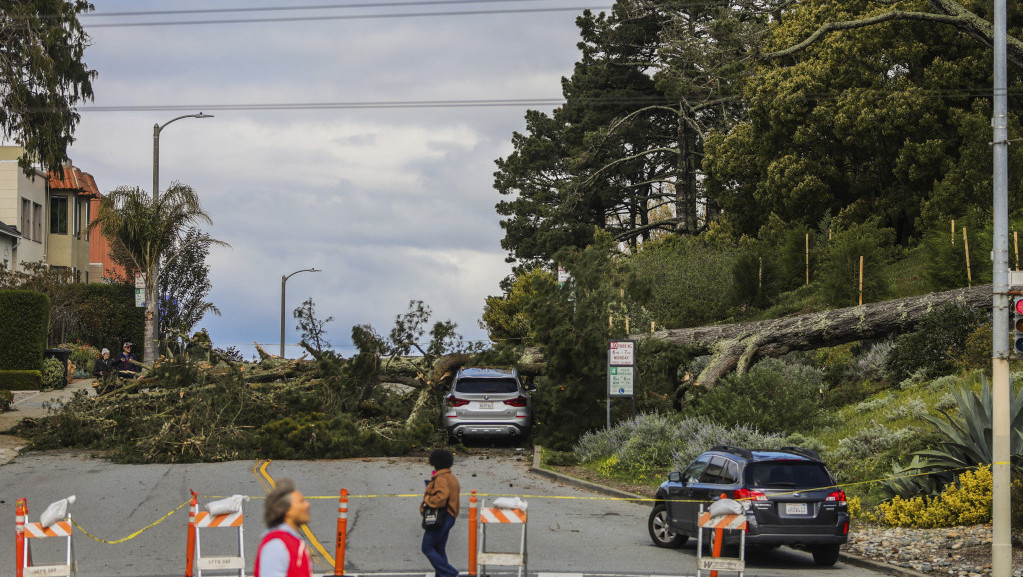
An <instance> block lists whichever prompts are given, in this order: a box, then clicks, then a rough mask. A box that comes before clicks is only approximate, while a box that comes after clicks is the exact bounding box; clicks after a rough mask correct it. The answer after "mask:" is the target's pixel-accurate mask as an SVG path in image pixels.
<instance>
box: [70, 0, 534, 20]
mask: <svg viewBox="0 0 1023 577" xmlns="http://www.w3.org/2000/svg"><path fill="white" fill-rule="evenodd" d="M540 1H542V0H419V1H404V2H369V3H364V4H310V5H304V6H253V7H245V8H198V9H189V10H151V11H137V12H85V13H82V14H80V15H79V17H80V18H106V17H110V18H114V17H134V16H183V15H186V14H238V13H243V12H300V11H306V10H350V9H358V8H399V7H407V6H446V5H452V4H507V3H511V2H540Z"/></svg>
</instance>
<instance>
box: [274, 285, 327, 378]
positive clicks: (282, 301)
mask: <svg viewBox="0 0 1023 577" xmlns="http://www.w3.org/2000/svg"><path fill="white" fill-rule="evenodd" d="M300 272H320V269H318V268H304V269H302V270H296V271H295V272H293V273H291V274H282V275H281V358H282V359H283V358H284V285H285V284H286V283H287V282H288V279H289V278H291V277H293V276H295V275H297V274H298V273H300Z"/></svg>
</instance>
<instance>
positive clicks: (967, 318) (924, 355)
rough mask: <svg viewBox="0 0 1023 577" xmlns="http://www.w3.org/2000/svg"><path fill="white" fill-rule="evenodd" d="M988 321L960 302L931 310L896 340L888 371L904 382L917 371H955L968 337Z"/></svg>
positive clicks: (927, 375)
mask: <svg viewBox="0 0 1023 577" xmlns="http://www.w3.org/2000/svg"><path fill="white" fill-rule="evenodd" d="M985 320H986V315H985V314H984V313H983V312H981V311H978V310H977V309H974V308H972V307H969V306H966V305H961V304H948V305H945V306H943V307H941V308H939V309H937V310H935V311H932V312H930V313H928V314H927V315H926V316H924V317H923V318H922V319H921V320H920V323H919V324H918V325H917V327H916V329H915V330H914V331H913V332H911V333H907V334H904V335H901V336H899V337H898V338H897V339H895V346H894V347H892V351H891V353H890V354H889V356H888V361H887V363H886V365H885V368H886V370H887V372H888V374H889V375H890V376H891V377H892V379H893V380H894V381H902V380H903V379H906V378H907V377H909V376H911V375H913V374H914V373H917V372H918V371H920V372H921V375H922V376H923V377H924V378H934V377H938V376H941V375H947V374H949V373H951V372H953V371H955V370H956V360H957V359H960V358H961V357H962V355H963V351H964V350H965V348H966V339H967V337H968V336H969V335H970V333H972V332H973V331H974V330H975V329H976V328H977V327H979V326H980V325H981V323H983V322H984V321H985Z"/></svg>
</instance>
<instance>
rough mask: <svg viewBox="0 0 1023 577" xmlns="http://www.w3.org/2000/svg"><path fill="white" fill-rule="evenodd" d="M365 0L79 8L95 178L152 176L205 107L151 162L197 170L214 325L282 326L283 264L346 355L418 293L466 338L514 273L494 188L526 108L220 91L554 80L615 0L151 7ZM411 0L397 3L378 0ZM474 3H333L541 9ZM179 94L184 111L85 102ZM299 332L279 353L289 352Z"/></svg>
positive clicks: (240, 342)
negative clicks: (587, 16) (206, 220)
mask: <svg viewBox="0 0 1023 577" xmlns="http://www.w3.org/2000/svg"><path fill="white" fill-rule="evenodd" d="M355 2H356V0H335V1H334V2H331V1H330V0H318V1H317V0H306V1H301V2H288V1H286V0H265V1H264V2H254V1H252V0H249V1H235V0H231V1H218V2H216V3H210V2H207V1H205V0H201V1H200V0H196V1H188V0H173V1H172V0H159V1H158V0H153V1H148V0H94V4H95V6H96V11H95V12H94V13H92V14H91V15H89V16H87V17H83V19H82V20H83V22H84V23H85V25H86V29H87V31H88V32H89V34H90V35H91V37H92V46H91V47H90V48H89V49H88V51H87V52H86V62H87V63H88V65H89V66H90V67H91V68H93V69H95V70H97V71H98V72H99V78H98V79H97V81H96V82H95V84H94V89H95V93H96V99H95V102H94V103H90V104H89V105H87V106H83V107H82V122H81V125H80V126H79V127H78V130H77V133H76V136H77V142H76V143H75V144H74V146H73V147H72V149H71V152H70V154H71V158H72V160H73V162H74V164H75V165H76V166H78V167H79V168H80V169H82V170H84V171H86V172H89V173H91V174H92V175H93V176H94V177H95V178H96V182H97V184H98V185H99V188H100V190H101V191H104V192H106V191H109V190H113V189H114V188H116V187H117V186H121V185H132V186H140V187H142V188H144V189H145V190H151V188H152V160H153V159H152V133H153V124H154V123H161V124H162V123H164V122H166V121H167V120H170V119H171V118H174V117H175V116H179V115H182V114H189V113H193V112H199V111H204V112H206V113H211V114H214V115H215V118H212V119H204V120H196V119H185V120H181V121H178V122H175V123H174V124H172V125H170V126H168V127H166V128H165V129H164V130H163V131H162V133H161V138H160V181H161V189H165V188H166V187H167V186H168V185H169V183H170V182H171V181H172V180H180V181H181V182H184V183H186V184H189V185H191V186H193V187H194V188H195V189H196V190H197V191H198V192H199V194H200V196H201V197H202V199H203V202H204V203H205V208H206V209H207V211H208V212H209V214H210V216H211V217H212V219H213V226H212V227H211V228H210V229H209V232H210V233H211V234H213V236H215V237H216V238H219V239H222V240H224V241H226V242H228V243H230V244H231V246H232V248H230V249H214V250H215V252H214V253H213V255H212V257H211V259H210V263H211V265H212V276H213V292H212V295H211V300H212V302H213V303H214V304H215V305H216V306H217V307H219V308H220V310H221V312H222V313H223V314H222V316H220V317H208V318H207V319H205V320H204V321H203V323H202V325H201V326H205V327H206V328H207V329H208V330H209V331H210V333H211V335H212V337H213V340H214V343H215V344H216V345H218V346H222V347H226V346H230V345H234V346H238V347H239V349H241V350H242V351H243V352H245V354H246V356H247V357H248V356H250V355H251V354H252V352H253V350H254V349H253V348H252V346H251V343H253V342H254V341H255V342H259V343H269V344H272V346H273V347H274V348H273V349H271V350H274V349H275V348H276V346H277V345H276V343H279V342H280V338H279V333H280V298H281V294H280V289H281V286H280V285H281V283H280V279H281V275H282V274H286V273H290V272H293V271H295V270H298V269H303V268H309V267H316V268H319V269H322V271H323V272H319V273H302V274H299V275H296V276H294V277H292V278H291V279H290V280H289V281H288V285H287V289H288V290H287V316H288V322H287V335H288V336H287V338H286V341H287V342H288V343H297V342H298V340H299V334H298V332H297V331H296V330H295V322H294V321H293V320H292V318H291V311H292V310H293V309H294V308H295V307H297V306H298V305H299V304H300V303H301V302H302V300H304V299H305V298H308V297H312V298H313V299H314V301H315V303H316V307H317V311H318V313H319V315H320V316H321V317H326V316H333V317H334V318H335V320H334V321H333V322H332V323H330V324H329V325H328V331H329V333H328V335H327V339H328V340H329V341H331V343H333V344H334V345H335V348H337V349H338V350H339V351H341V352H342V353H344V354H345V355H346V356H347V355H349V354H351V348H350V347H349V346H347V345H350V343H351V335H350V331H351V327H352V325H355V324H362V323H369V324H372V325H373V326H374V327H375V328H376V329H377V331H378V332H380V333H382V334H386V333H387V332H388V331H389V330H390V327H391V326H392V324H393V319H394V316H395V315H396V314H398V313H401V312H404V311H405V310H406V308H407V306H408V302H409V300H411V299H419V300H423V301H424V302H426V303H427V304H428V305H429V306H430V307H431V308H432V309H433V312H434V320H447V319H450V320H452V321H454V322H456V323H457V324H458V326H459V330H460V332H461V333H462V334H463V335H464V336H465V337H467V338H470V339H483V338H485V337H486V333H485V331H483V330H481V329H480V328H479V327H478V324H477V322H478V319H479V318H480V317H481V315H482V309H483V302H484V299H485V298H486V297H487V296H488V295H493V294H499V292H500V289H499V287H498V282H499V281H500V280H501V279H502V278H503V277H504V276H506V275H507V274H508V272H509V265H508V264H506V263H505V262H504V257H505V253H504V251H502V250H501V248H500V239H501V237H502V231H501V228H500V226H499V224H498V221H499V218H498V215H497V214H496V213H495V211H494V205H495V203H496V202H498V201H499V200H500V198H499V195H498V194H497V192H496V191H495V190H494V189H493V176H492V175H493V172H494V169H495V166H494V160H495V159H497V158H499V157H503V156H506V155H507V154H508V153H509V152H510V151H511V144H510V140H511V135H512V132H513V131H515V130H518V131H521V130H523V126H524V121H523V115H524V113H525V110H526V109H527V108H535V109H540V110H550V108H551V107H550V106H545V105H533V106H528V107H527V106H522V105H518V106H507V107H464V106H460V107H451V108H402V109H379V108H377V109H320V110H238V109H235V110H224V109H220V110H216V109H213V107H214V106H222V105H242V104H306V103H351V102H381V101H399V102H401V101H404V102H407V101H440V100H474V99H475V100H497V99H543V98H548V99H549V98H558V97H560V96H561V86H560V78H561V77H562V76H567V75H570V74H571V72H572V67H573V64H574V63H575V61H576V60H577V58H578V50H577V48H576V43H577V42H578V31H577V29H576V27H575V18H576V17H577V16H578V15H579V14H580V13H581V7H587V6H589V7H592V8H600V7H604V6H609V5H610V4H611V2H610V0H608V1H605V2H599V1H598V2H592V1H591V2H587V1H585V0H577V1H575V2H573V1H571V0H568V1H563V0H509V1H506V2H493V1H489V2H475V3H450V4H447V5H436V6H430V5H413V4H418V3H414V2H412V3H410V2H384V1H381V2H365V1H364V0H363V1H362V2H361V4H363V5H366V4H369V5H372V6H371V7H367V8H360V9H354V8H336V9H330V10H320V11H308V10H304V11H297V10H287V11H264V12H225V13H200V14H180V15H168V14H154V15H148V16H142V17H127V16H113V17H106V18H103V17H101V15H102V14H104V13H107V14H109V13H115V12H126V11H131V12H139V11H168V10H189V9H197V10H203V9H209V8H211V7H213V8H217V9H219V8H239V7H244V8H252V7H297V6H308V5H311V4H316V5H327V4H329V5H332V6H343V5H345V4H348V5H351V4H353V3H355ZM389 4H390V5H393V4H405V5H402V6H387V5H389ZM552 8H578V9H575V10H570V11H546V12H544V11H538V12H529V13H515V14H512V13H504V14H481V15H447V16H429V17H423V16H419V17H416V16H403V17H398V18H378V17H373V18H362V19H351V18H347V19H338V18H337V17H339V16H344V17H350V16H356V15H373V16H379V15H384V14H410V13H424V12H438V11H442V12H463V11H495V10H530V9H531V10H536V9H552ZM309 16H317V17H323V18H322V19H317V20H314V21H310V20H302V21H276V22H261V23H235V24H227V23H219V24H189V25H174V26H138V27H134V26H114V27H104V26H100V25H101V24H103V23H117V24H124V23H129V22H168V21H172V20H188V21H197V20H198V21H209V20H221V19H230V20H240V19H266V18H278V19H284V18H307V17H309ZM163 105H167V106H186V108H185V109H183V110H180V111H179V110H170V109H167V110H158V111H153V110H147V111H125V110H112V111H101V110H90V108H92V107H97V108H100V109H101V108H103V107H112V108H115V109H118V108H123V107H135V106H140V107H152V106H163ZM298 353H299V349H298V348H297V347H289V348H288V355H289V356H296V355H297V354H298Z"/></svg>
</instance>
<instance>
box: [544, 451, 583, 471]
mask: <svg viewBox="0 0 1023 577" xmlns="http://www.w3.org/2000/svg"><path fill="white" fill-rule="evenodd" d="M541 459H542V462H543V464H544V465H550V466H552V467H571V466H572V465H578V464H579V459H576V458H575V455H574V454H573V453H572V452H571V451H552V450H549V449H543V454H542V456H541Z"/></svg>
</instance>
